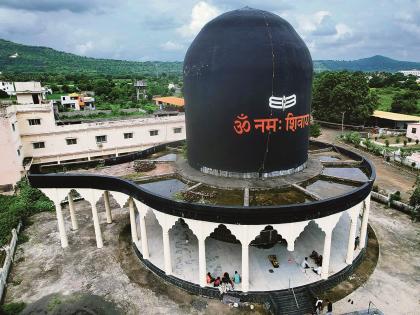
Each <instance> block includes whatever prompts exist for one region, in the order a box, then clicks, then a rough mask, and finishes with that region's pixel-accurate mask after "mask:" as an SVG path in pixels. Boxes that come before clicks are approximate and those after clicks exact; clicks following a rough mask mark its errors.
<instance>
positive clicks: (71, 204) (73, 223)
mask: <svg viewBox="0 0 420 315" xmlns="http://www.w3.org/2000/svg"><path fill="white" fill-rule="evenodd" d="M67 199H68V201H69V210H70V219H71V228H72V230H77V229H78V228H79V226H78V224H77V220H76V215H75V213H74V202H73V197H72V195H71V193H68V195H67Z"/></svg>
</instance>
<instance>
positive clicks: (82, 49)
mask: <svg viewBox="0 0 420 315" xmlns="http://www.w3.org/2000/svg"><path fill="white" fill-rule="evenodd" d="M93 48H94V47H93V43H92V42H91V41H88V42H86V43H84V44H78V45H76V53H77V54H80V55H86V54H87V53H88V52H90V51H92V50H93Z"/></svg>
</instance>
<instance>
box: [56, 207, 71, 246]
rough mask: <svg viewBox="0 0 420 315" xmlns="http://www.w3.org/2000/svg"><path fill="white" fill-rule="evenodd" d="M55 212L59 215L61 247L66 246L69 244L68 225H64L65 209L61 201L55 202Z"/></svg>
mask: <svg viewBox="0 0 420 315" xmlns="http://www.w3.org/2000/svg"><path fill="white" fill-rule="evenodd" d="M55 213H56V215H57V222H58V233H59V234H60V241H61V247H63V248H66V247H67V246H69V242H68V240H67V234H66V227H65V225H64V218H63V211H62V209H61V204H60V202H59V201H57V202H55Z"/></svg>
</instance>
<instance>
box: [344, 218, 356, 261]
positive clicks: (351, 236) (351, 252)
mask: <svg viewBox="0 0 420 315" xmlns="http://www.w3.org/2000/svg"><path fill="white" fill-rule="evenodd" d="M356 227H357V216H356V217H353V218H351V220H350V231H349V241H348V244H347V257H346V263H347V264H348V265H351V264H352V263H353V255H354V243H355V238H356Z"/></svg>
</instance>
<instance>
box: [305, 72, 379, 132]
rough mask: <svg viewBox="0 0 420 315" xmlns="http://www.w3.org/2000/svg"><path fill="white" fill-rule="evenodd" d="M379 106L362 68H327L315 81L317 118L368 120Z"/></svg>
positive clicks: (326, 119) (357, 121) (327, 119)
mask: <svg viewBox="0 0 420 315" xmlns="http://www.w3.org/2000/svg"><path fill="white" fill-rule="evenodd" d="M377 106H378V97H377V96H376V95H375V94H373V93H371V92H370V91H369V86H368V84H367V82H366V76H365V74H363V73H361V72H347V71H343V72H324V73H322V74H320V75H318V76H317V77H316V78H315V81H314V85H313V98H312V109H313V116H314V117H315V118H316V119H318V120H324V121H328V122H333V123H341V120H342V115H343V114H342V113H343V112H344V116H345V123H346V124H355V125H361V124H365V123H366V121H367V120H368V118H369V117H370V115H371V114H372V113H373V111H374V110H375V109H376V108H377Z"/></svg>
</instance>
